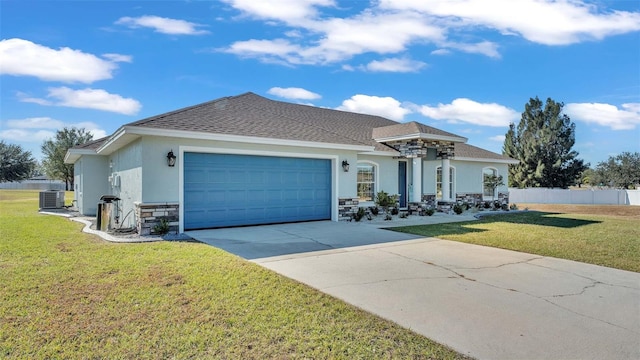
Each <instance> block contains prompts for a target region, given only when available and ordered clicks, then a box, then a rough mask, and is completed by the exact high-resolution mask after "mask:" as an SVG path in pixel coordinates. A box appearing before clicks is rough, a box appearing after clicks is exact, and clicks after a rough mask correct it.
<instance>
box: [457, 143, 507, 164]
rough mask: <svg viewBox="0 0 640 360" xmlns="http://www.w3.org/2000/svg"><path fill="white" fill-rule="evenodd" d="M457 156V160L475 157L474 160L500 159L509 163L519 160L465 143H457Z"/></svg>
mask: <svg viewBox="0 0 640 360" xmlns="http://www.w3.org/2000/svg"><path fill="white" fill-rule="evenodd" d="M454 146H455V156H454V159H457V160H465V159H474V160H481V159H482V160H499V161H502V162H508V163H517V162H518V161H517V160H514V159H512V158H510V157H508V156H505V155H500V154H496V153H494V152H492V151H489V150H485V149H482V148H479V147H477V146H473V145H469V144H464V143H456V144H455V145H454Z"/></svg>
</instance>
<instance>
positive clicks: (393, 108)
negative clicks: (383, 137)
mask: <svg viewBox="0 0 640 360" xmlns="http://www.w3.org/2000/svg"><path fill="white" fill-rule="evenodd" d="M336 109H338V110H344V111H351V112H356V113H362V114H369V115H378V116H382V117H385V118H387V119H391V120H396V121H402V119H403V118H404V116H405V115H407V114H410V113H411V110H409V109H407V108H406V107H403V106H402V104H401V103H400V102H399V101H398V100H396V99H394V98H392V97H379V96H369V95H361V94H358V95H354V96H352V97H351V98H350V99H347V100H345V101H343V102H342V105H341V106H339V107H337V108H336Z"/></svg>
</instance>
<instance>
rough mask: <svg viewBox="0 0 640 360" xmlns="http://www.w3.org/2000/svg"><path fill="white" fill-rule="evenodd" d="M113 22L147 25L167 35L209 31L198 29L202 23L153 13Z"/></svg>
mask: <svg viewBox="0 0 640 360" xmlns="http://www.w3.org/2000/svg"><path fill="white" fill-rule="evenodd" d="M115 23H116V24H117V25H124V26H128V27H130V28H134V29H135V28H139V27H147V28H151V29H154V30H155V31H156V32H159V33H162V34H168V35H203V34H208V33H209V31H207V30H200V29H198V27H202V26H204V25H200V24H196V23H192V22H189V21H185V20H177V19H170V18H165V17H160V16H154V15H144V16H140V17H129V16H125V17H121V18H120V19H118V20H117V21H116V22H115Z"/></svg>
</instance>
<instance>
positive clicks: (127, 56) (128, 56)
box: [102, 54, 133, 63]
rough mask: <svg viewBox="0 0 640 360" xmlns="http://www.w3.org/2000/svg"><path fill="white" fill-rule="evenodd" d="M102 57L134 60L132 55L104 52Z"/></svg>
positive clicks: (118, 60) (117, 60)
mask: <svg viewBox="0 0 640 360" xmlns="http://www.w3.org/2000/svg"><path fill="white" fill-rule="evenodd" d="M102 57H103V58H105V59H109V60H110V61H113V62H127V63H130V62H132V61H133V57H132V56H131V55H122V54H102Z"/></svg>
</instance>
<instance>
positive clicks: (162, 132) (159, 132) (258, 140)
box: [105, 127, 374, 151]
mask: <svg viewBox="0 0 640 360" xmlns="http://www.w3.org/2000/svg"><path fill="white" fill-rule="evenodd" d="M123 129H124V132H125V133H127V134H134V135H148V136H164V137H172V138H183V139H193V140H215V141H228V142H241V143H251V144H264V145H286V146H299V147H307V148H320V149H333V150H352V151H373V149H374V147H373V146H368V145H349V144H335V143H320V142H312V141H300V140H284V139H273V138H262V137H253V136H241V135H228V134H213V133H203V132H196V131H184V130H167V129H152V128H141V127H124V128H123ZM105 146H107V144H105Z"/></svg>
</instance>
